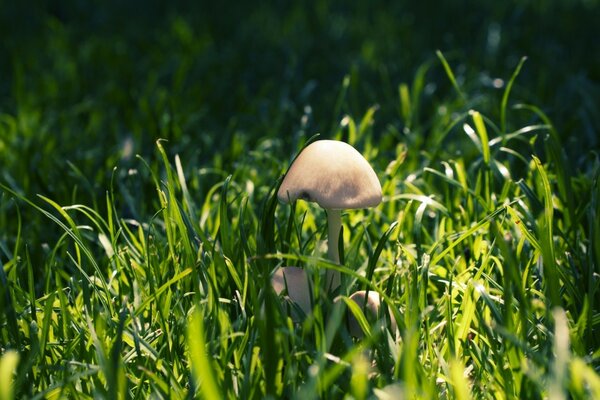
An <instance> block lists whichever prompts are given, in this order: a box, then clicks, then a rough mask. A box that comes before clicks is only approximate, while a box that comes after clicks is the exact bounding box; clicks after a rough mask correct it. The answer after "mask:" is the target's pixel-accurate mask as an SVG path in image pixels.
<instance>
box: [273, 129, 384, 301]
mask: <svg viewBox="0 0 600 400" xmlns="http://www.w3.org/2000/svg"><path fill="white" fill-rule="evenodd" d="M277 196H278V198H279V200H280V201H283V202H288V201H289V202H293V201H295V200H297V199H303V200H306V201H313V202H315V203H317V204H318V205H320V206H321V207H323V208H324V209H325V211H326V213H327V224H328V233H327V234H328V256H329V258H330V259H331V260H332V261H334V262H336V263H339V262H340V257H339V252H338V239H339V235H340V229H341V210H342V209H356V208H366V207H375V206H377V205H378V204H379V203H380V202H381V197H382V193H381V184H380V183H379V179H378V178H377V174H376V173H375V171H373V168H372V167H371V165H369V163H368V162H367V160H365V158H364V157H363V156H362V155H361V154H360V153H359V152H358V151H357V150H356V149H355V148H354V147H352V146H350V145H349V144H347V143H344V142H340V141H336V140H319V141H316V142H314V143H311V144H310V145H308V146H307V147H306V148H305V149H304V150H303V151H302V152H301V153H300V154H299V155H298V157H297V158H296V159H295V160H294V162H293V164H292V165H291V167H290V169H289V171H288V172H287V174H286V176H285V178H284V179H283V182H282V183H281V186H280V188H279V191H278V193H277ZM339 285H340V274H339V272H337V271H327V286H328V288H329V289H330V290H331V291H333V290H335V289H336V288H337V287H338V286H339Z"/></svg>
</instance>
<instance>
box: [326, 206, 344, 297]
mask: <svg viewBox="0 0 600 400" xmlns="http://www.w3.org/2000/svg"><path fill="white" fill-rule="evenodd" d="M325 211H326V212H327V238H328V239H327V240H328V242H327V256H328V257H329V259H330V260H331V261H333V262H335V263H337V264H339V263H340V253H339V247H338V246H339V245H338V241H339V237H340V230H341V228H342V210H339V209H337V210H336V209H331V208H327V209H325ZM326 276H327V288H328V289H329V291H333V290H335V289H336V288H337V287H338V286H340V273H339V271H332V270H327V275H326Z"/></svg>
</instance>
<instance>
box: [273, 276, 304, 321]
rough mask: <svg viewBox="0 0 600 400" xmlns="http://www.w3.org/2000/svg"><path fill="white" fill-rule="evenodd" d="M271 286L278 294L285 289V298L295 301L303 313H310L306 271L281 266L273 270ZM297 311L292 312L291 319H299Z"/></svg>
mask: <svg viewBox="0 0 600 400" xmlns="http://www.w3.org/2000/svg"><path fill="white" fill-rule="evenodd" d="M271 286H273V289H274V290H275V293H277V294H278V295H279V294H281V293H282V292H284V291H287V298H288V299H289V300H290V301H291V302H293V303H296V304H297V305H298V306H299V307H300V309H301V310H302V311H303V312H304V314H305V315H308V314H310V312H311V310H312V305H311V300H310V292H311V290H310V284H309V281H308V277H307V276H306V271H304V270H303V269H302V268H298V267H281V268H277V270H275V273H274V274H273V276H272V277H271ZM297 314H298V313H297V312H292V316H293V317H292V319H293V320H294V321H300V320H301V319H302V318H301V316H299V315H297Z"/></svg>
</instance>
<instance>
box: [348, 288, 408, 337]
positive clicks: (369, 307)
mask: <svg viewBox="0 0 600 400" xmlns="http://www.w3.org/2000/svg"><path fill="white" fill-rule="evenodd" d="M350 300H352V301H354V302H355V303H356V304H358V306H359V307H360V308H361V309H362V310H364V313H365V317H366V318H367V321H368V322H369V323H370V324H372V323H374V322H375V321H377V316H378V315H379V306H380V305H381V297H380V296H379V293H377V292H374V291H372V290H371V291H369V293H368V295H367V291H366V290H359V291H357V292H354V293H352V295H351V296H350ZM363 307H364V308H363ZM389 316H390V320H391V328H392V331H393V332H395V331H396V329H397V328H398V325H397V323H396V319H395V318H394V315H393V314H391V313H390V314H389ZM348 330H349V331H350V334H351V335H352V336H354V337H357V338H362V337H364V336H365V334H364V332H363V330H362V329H361V327H360V324H359V323H358V321H357V320H356V318H355V317H354V314H352V312H349V313H348Z"/></svg>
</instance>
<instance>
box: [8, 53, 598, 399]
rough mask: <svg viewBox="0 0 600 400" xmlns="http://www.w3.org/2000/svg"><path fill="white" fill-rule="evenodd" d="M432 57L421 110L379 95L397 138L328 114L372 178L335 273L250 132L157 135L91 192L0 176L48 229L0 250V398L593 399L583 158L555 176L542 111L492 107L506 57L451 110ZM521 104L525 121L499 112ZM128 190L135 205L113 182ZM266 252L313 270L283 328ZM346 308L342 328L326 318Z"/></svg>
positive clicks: (591, 216) (363, 121)
mask: <svg viewBox="0 0 600 400" xmlns="http://www.w3.org/2000/svg"><path fill="white" fill-rule="evenodd" d="M438 56H439V57H440V59H441V60H442V61H443V62H442V65H441V66H440V68H442V67H443V69H444V70H445V71H446V73H448V75H449V78H450V79H451V81H452V84H453V85H454V86H455V88H456V89H457V93H458V94H457V96H458V98H457V99H453V98H450V99H449V100H448V101H447V102H446V103H445V104H443V105H441V106H440V107H445V108H446V109H445V111H444V112H443V113H440V114H437V115H431V116H421V117H420V118H419V119H416V117H413V116H414V115H416V113H417V112H418V111H417V109H416V108H415V107H416V105H417V104H418V103H419V96H420V95H421V94H420V90H422V86H423V84H422V83H419V82H418V80H420V79H424V78H423V77H422V76H420V75H417V77H416V80H417V82H415V84H413V85H412V87H410V86H408V85H406V84H401V85H400V87H399V91H398V100H397V101H398V102H399V104H400V106H399V110H400V111H399V113H400V114H399V115H400V116H399V118H403V119H405V120H406V121H405V124H406V127H407V129H408V130H407V131H406V133H404V134H402V135H398V133H397V132H395V131H394V130H386V131H376V130H375V129H374V128H373V123H374V121H376V119H377V113H376V110H377V109H376V107H373V108H369V109H367V110H365V112H364V115H362V116H352V115H346V116H344V117H343V118H342V120H341V122H339V124H338V125H336V126H335V127H334V128H335V129H334V132H337V133H336V134H335V135H334V137H335V138H337V139H341V140H346V141H348V142H349V143H351V144H353V145H354V146H356V147H357V148H358V149H359V151H361V153H363V154H364V155H365V157H366V158H367V159H368V160H370V161H371V163H372V164H373V165H374V167H375V169H376V171H377V172H378V175H379V178H380V181H381V183H382V186H383V190H384V202H383V203H382V204H381V205H380V206H378V207H377V208H375V209H373V210H352V211H347V212H344V213H343V216H342V223H343V226H344V229H343V239H344V240H343V257H342V260H343V261H344V262H343V265H336V264H333V263H331V262H330V261H327V260H326V257H325V256H324V254H325V243H324V241H325V233H326V218H325V215H324V213H323V211H322V210H320V209H318V208H317V207H312V206H310V205H307V204H306V203H303V202H298V203H297V204H294V205H292V206H291V207H290V206H288V205H283V204H278V202H277V199H276V195H275V194H276V189H277V186H278V184H279V180H280V178H281V176H282V174H283V173H285V169H286V168H287V166H288V165H289V162H290V160H291V159H292V158H293V156H294V154H297V152H299V151H300V150H301V148H302V146H303V145H304V144H306V143H307V140H308V137H306V138H301V140H300V142H299V143H298V146H297V148H296V149H295V150H294V153H293V154H286V153H281V149H282V146H281V145H280V143H278V142H277V141H276V140H265V141H263V142H261V143H260V144H259V145H258V147H257V148H256V149H250V151H249V152H247V153H246V154H244V155H241V156H240V157H239V159H238V160H237V161H236V162H235V163H233V164H224V165H214V166H210V167H203V168H204V169H190V168H189V167H187V165H186V164H187V162H188V160H185V159H182V158H181V157H179V156H176V157H170V156H169V155H168V152H167V151H166V150H165V149H168V147H169V146H170V145H171V144H170V143H169V142H164V141H159V142H157V143H156V159H155V160H153V161H149V160H145V159H142V158H139V159H138V160H137V161H135V162H131V168H132V169H131V170H130V171H129V173H128V174H122V173H120V169H119V166H118V165H117V169H116V170H115V171H114V172H113V179H112V183H111V184H110V186H108V187H107V188H106V195H105V198H104V199H102V200H100V199H97V200H96V201H95V202H94V204H85V203H75V202H74V203H71V204H58V203H56V202H55V201H54V200H52V199H51V198H48V197H44V196H37V197H35V196H29V195H24V194H23V193H21V191H20V190H19V187H15V186H14V185H12V184H11V182H10V181H9V182H5V183H3V184H2V197H1V209H2V214H3V216H2V218H3V219H4V220H6V219H7V213H9V212H10V213H17V215H18V216H20V215H21V212H22V210H25V209H27V210H28V212H29V211H30V209H33V210H35V211H36V212H37V213H39V214H40V215H42V216H43V217H44V218H43V219H40V221H43V224H44V229H46V230H49V231H52V232H55V235H53V236H51V237H53V238H54V239H53V241H52V242H48V243H45V244H43V245H42V251H43V255H42V256H41V257H39V256H37V257H36V258H35V259H36V260H37V261H36V263H40V264H35V265H34V263H33V261H32V257H31V254H32V252H38V251H40V250H39V249H37V248H36V249H33V248H31V247H30V245H29V242H30V240H31V239H30V238H29V235H28V233H27V232H23V231H22V229H21V219H17V221H19V225H18V226H17V227H16V228H15V229H16V237H15V240H13V241H11V242H2V260H3V261H2V262H3V265H2V267H3V268H1V269H0V274H1V275H0V278H1V282H2V286H1V288H2V290H1V292H0V298H1V300H0V301H1V303H0V304H1V305H2V309H3V313H2V319H1V320H0V322H1V324H2V325H1V328H2V329H1V339H2V348H1V350H2V354H3V355H2V359H1V361H0V372H1V375H0V382H3V385H2V390H3V391H2V395H3V396H4V398H10V396H11V393H13V392H14V393H17V394H18V396H19V397H33V398H43V397H49V398H54V397H62V396H65V397H73V398H89V397H102V398H147V397H150V396H157V397H165V398H186V397H193V396H199V397H206V398H218V397H227V398H232V397H236V398H259V397H264V396H268V395H271V396H274V397H298V398H312V397H328V398H341V397H344V396H345V395H351V396H353V397H354V398H367V397H372V396H375V397H377V398H386V396H389V398H397V396H400V395H402V394H403V395H404V396H406V397H408V398H432V397H442V398H457V399H466V398H471V397H475V398H498V397H500V398H540V397H552V398H568V396H572V397H574V398H586V397H590V396H595V397H598V396H600V378H599V377H598V375H597V373H596V370H595V369H596V368H597V365H598V354H597V349H598V339H597V337H596V336H595V335H594V334H593V332H595V330H596V329H597V327H598V324H599V323H600V316H599V315H598V313H597V310H596V304H597V301H598V279H597V270H596V269H597V265H599V264H598V254H600V252H599V251H598V249H597V248H595V247H594V246H596V247H597V245H598V243H600V239H599V237H598V228H599V227H598V218H597V215H598V211H599V204H598V193H599V192H598V190H599V189H598V164H597V162H596V163H595V164H594V165H593V167H592V168H590V169H589V170H588V171H587V172H584V173H579V174H578V175H571V172H570V170H568V169H567V168H566V167H565V165H566V164H568V160H566V159H565V158H564V157H565V156H564V153H562V152H561V151H560V148H559V147H558V143H557V141H556V140H557V139H556V133H555V131H554V128H553V126H552V122H551V120H550V118H549V117H548V116H546V115H545V114H543V113H542V112H541V111H540V110H539V109H538V108H537V107H535V106H531V105H518V106H516V107H513V106H512V105H511V104H513V102H511V101H510V100H509V98H510V97H509V95H510V93H509V92H510V90H511V87H512V83H513V81H514V80H515V79H517V77H518V70H519V69H520V68H521V66H522V64H519V65H518V67H517V70H516V73H515V74H513V76H512V78H511V80H510V81H509V84H508V85H507V86H506V88H505V90H504V93H503V95H502V101H500V102H499V104H500V105H501V110H500V111H499V112H493V113H492V112H491V111H492V110H489V109H487V108H486V106H485V104H484V105H483V106H482V107H483V108H482V109H477V108H471V105H475V106H476V105H477V102H472V100H471V99H470V97H469V92H468V91H465V90H463V89H461V88H459V86H458V83H457V82H456V80H455V79H454V76H453V75H452V74H451V71H452V69H451V65H450V63H449V62H448V61H446V59H445V58H444V57H443V55H442V53H438ZM347 85H348V82H347V81H344V83H343V85H342V86H343V87H342V92H341V94H340V100H339V101H340V102H344V101H345V100H344V99H345V94H344V90H345V88H346V87H347ZM494 95H497V94H494ZM490 96H492V95H490ZM409 99H410V100H409ZM455 100H456V101H455ZM471 103H473V104H471ZM497 104H498V103H497ZM338 108H340V106H338ZM488 113H490V115H496V116H497V115H500V117H499V118H500V120H499V121H498V120H496V118H495V117H490V116H488ZM523 113H525V114H528V117H527V118H525V119H526V120H527V121H529V122H528V123H527V124H526V125H517V124H516V122H512V121H513V120H512V118H513V116H515V121H521V120H522V118H521V117H520V116H519V117H518V118H517V114H523ZM412 118H415V119H414V120H413V119H412ZM423 118H426V119H429V122H428V123H427V125H428V127H425V126H421V125H419V124H420V122H419V121H420V120H422V119H423ZM408 119H410V121H409V120H408ZM411 121H412V122H411ZM424 134H427V136H428V139H427V140H426V141H425V140H422V139H421V138H419V136H420V135H424ZM384 144H385V145H384ZM206 168H209V169H206ZM209 175H212V177H211V179H210V180H209V181H212V182H213V183H212V184H211V186H207V184H206V183H205V180H206V178H207V177H208V176H209ZM215 177H216V178H215ZM138 180H147V182H136V181H138ZM148 184H152V185H153V186H154V187H155V195H154V197H153V198H151V199H148V198H145V197H143V195H142V194H140V193H136V190H135V187H136V186H137V187H140V186H145V185H148ZM73 198H74V199H75V198H77V196H76V195H75V194H74V197H73ZM123 210H126V211H123ZM149 211H151V212H149ZM8 243H12V244H13V246H12V248H11V247H10V246H9V245H8ZM281 265H296V266H300V267H303V268H305V269H306V270H307V271H308V275H309V277H310V278H311V281H312V282H313V286H312V287H313V293H312V298H313V304H314V308H313V312H312V313H311V314H310V315H308V316H307V318H306V319H305V320H304V321H303V322H302V323H300V324H295V323H294V322H293V321H292V319H291V318H290V317H289V316H288V314H287V313H286V312H285V308H284V307H283V304H282V303H281V302H280V301H279V300H278V299H277V298H276V295H275V293H274V292H273V291H272V290H271V289H270V274H271V273H272V271H273V270H274V268H275V267H277V266H281ZM327 268H331V269H337V270H339V271H340V272H342V276H343V280H342V282H343V284H342V288H341V289H340V293H339V295H341V296H343V297H344V298H346V299H347V297H345V296H349V295H350V294H351V293H352V292H354V291H356V290H359V289H368V290H374V291H377V292H378V293H379V294H380V296H381V297H382V298H383V299H384V301H385V303H386V304H387V305H388V306H389V307H390V311H391V313H392V314H393V316H394V317H395V319H396V321H397V322H398V327H399V331H398V334H396V332H394V331H393V330H391V329H390V328H391V324H390V320H389V316H387V317H385V316H383V318H382V320H381V321H380V323H378V324H375V325H373V326H367V322H366V320H365V319H364V316H362V312H361V310H360V309H359V308H356V307H350V308H352V310H350V311H349V310H348V309H347V307H346V304H347V303H345V302H333V299H332V298H330V297H329V295H328V293H327V291H326V290H324V289H323V288H322V287H321V285H322V283H323V273H324V271H325V270H326V269H327ZM347 312H353V313H354V314H356V316H357V318H358V319H359V320H361V322H362V325H363V326H364V327H366V328H368V329H367V330H366V335H365V337H364V339H362V340H357V339H354V338H352V336H351V335H350V334H349V332H348V331H347V328H346V326H345V323H344V320H345V317H344V315H345V313H347ZM9 381H12V382H13V383H12V385H8V384H7V382H9Z"/></svg>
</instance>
